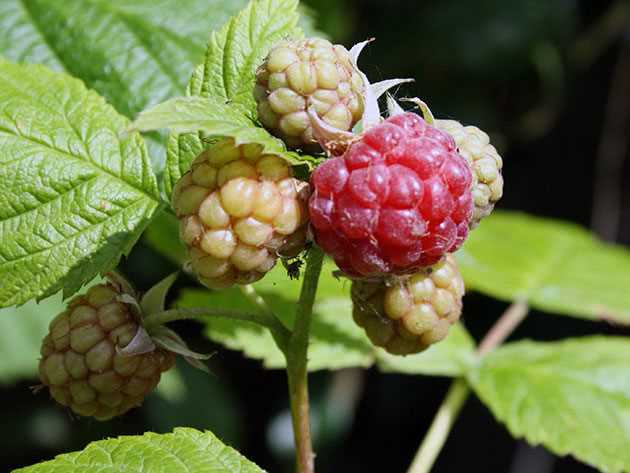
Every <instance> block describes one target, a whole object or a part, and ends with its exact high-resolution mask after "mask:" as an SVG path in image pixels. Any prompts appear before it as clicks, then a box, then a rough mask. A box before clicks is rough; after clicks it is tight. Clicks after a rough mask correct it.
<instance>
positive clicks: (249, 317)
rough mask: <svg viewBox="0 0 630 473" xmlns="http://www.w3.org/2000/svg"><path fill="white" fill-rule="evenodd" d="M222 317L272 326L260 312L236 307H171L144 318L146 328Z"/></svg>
mask: <svg viewBox="0 0 630 473" xmlns="http://www.w3.org/2000/svg"><path fill="white" fill-rule="evenodd" d="M215 317H220V318H224V319H232V320H240V321H242V322H251V323H255V324H258V325H262V326H263V327H267V328H270V327H269V326H268V324H267V321H266V320H264V319H262V318H261V317H260V315H259V314H252V313H249V312H244V311H241V310H234V309H214V308H208V309H170V310H165V311H163V312H157V313H155V314H151V315H149V316H148V317H146V318H145V319H144V326H145V328H151V327H155V326H157V325H164V324H166V323H169V322H174V321H176V320H199V321H202V322H203V321H206V320H207V319H209V318H215Z"/></svg>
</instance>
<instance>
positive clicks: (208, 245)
mask: <svg viewBox="0 0 630 473" xmlns="http://www.w3.org/2000/svg"><path fill="white" fill-rule="evenodd" d="M307 199H308V184H307V183H305V182H301V181H299V180H297V179H295V178H293V177H292V169H291V166H290V165H289V164H288V163H287V162H286V161H284V160H283V159H282V158H279V157H278V156H275V155H270V154H263V148H262V146H260V145H257V144H247V145H241V146H236V145H235V144H234V141H233V140H232V139H226V140H223V141H220V142H218V143H217V144H215V145H213V146H212V147H210V148H209V149H208V150H206V151H204V152H203V153H202V154H201V155H199V156H198V157H197V159H195V161H194V162H193V164H192V168H191V169H190V171H188V172H187V173H186V174H185V175H184V176H183V177H182V178H181V179H180V181H179V182H178V183H177V185H176V186H175V189H174V190H173V195H172V204H173V209H174V210H175V214H176V215H177V217H178V218H179V219H180V236H181V239H182V241H183V242H184V243H185V244H186V246H187V247H188V250H189V256H190V259H191V261H190V266H191V268H192V270H193V272H194V273H195V274H196V275H197V276H198V278H199V280H200V281H201V283H202V284H204V285H205V286H207V287H209V288H212V289H223V288H227V287H230V286H232V285H234V284H249V283H252V282H254V281H257V280H258V279H260V278H262V277H263V276H264V275H265V274H266V273H267V272H268V271H269V270H271V268H273V266H274V265H275V263H276V260H277V259H278V257H281V256H282V257H293V256H296V255H297V253H299V252H300V251H301V249H303V247H304V242H305V238H306V222H307V217H308V215H307V210H306V201H307Z"/></svg>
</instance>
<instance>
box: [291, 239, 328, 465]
mask: <svg viewBox="0 0 630 473" xmlns="http://www.w3.org/2000/svg"><path fill="white" fill-rule="evenodd" d="M323 260H324V253H323V252H322V251H321V250H320V249H319V248H318V247H313V248H312V249H311V251H310V252H309V254H308V258H307V262H306V270H305V271H304V282H303V283H302V291H301V293H300V299H299V301H298V306H297V309H296V314H295V324H294V326H293V333H292V335H291V338H290V340H289V345H288V349H287V350H286V352H285V356H286V359H287V376H288V382H289V397H290V401H291V415H292V419H293V435H294V438H295V446H296V452H297V455H296V456H297V458H296V464H297V471H298V472H299V473H313V472H314V471H315V466H314V458H315V455H314V453H313V445H312V441H311V426H310V414H309V400H308V372H307V355H308V341H309V334H310V327H311V318H312V315H313V304H314V303H315V294H316V292H317V285H318V283H319V276H320V274H321V271H322V264H323Z"/></svg>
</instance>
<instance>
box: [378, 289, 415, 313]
mask: <svg viewBox="0 0 630 473" xmlns="http://www.w3.org/2000/svg"><path fill="white" fill-rule="evenodd" d="M384 304H385V312H386V313H387V316H388V317H389V318H390V319H393V320H396V319H400V318H402V317H404V315H405V314H406V313H407V312H409V309H411V304H412V299H411V295H410V294H409V291H407V288H405V287H404V286H403V285H402V284H400V285H397V286H396V287H392V288H390V289H389V290H387V291H386V292H385V300H384Z"/></svg>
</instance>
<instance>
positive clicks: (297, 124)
mask: <svg viewBox="0 0 630 473" xmlns="http://www.w3.org/2000/svg"><path fill="white" fill-rule="evenodd" d="M364 91H365V84H364V82H363V78H362V77H361V75H360V74H359V73H358V71H357V69H356V68H355V66H354V65H353V62H352V57H351V55H350V53H349V51H348V50H347V49H346V48H344V47H343V46H341V45H337V44H336V45H333V44H331V43H330V42H329V41H327V40H325V39H321V38H309V39H302V40H297V41H288V40H286V41H282V42H280V43H279V44H278V45H276V46H275V47H274V48H273V49H272V50H271V52H270V53H269V55H268V56H267V58H266V59H265V61H264V62H263V63H262V64H261V65H260V66H259V68H258V70H257V72H256V87H255V89H254V97H255V99H256V101H257V103H258V118H259V119H260V121H261V122H262V124H263V126H264V127H265V128H267V130H269V131H270V132H271V133H273V134H274V135H276V136H278V137H279V138H281V139H282V140H283V141H284V142H285V143H286V144H287V146H289V147H291V148H301V149H303V150H306V151H319V150H320V148H319V145H318V144H317V141H316V139H315V137H314V135H313V128H312V125H311V121H310V119H309V116H308V113H307V112H308V110H309V109H314V110H315V112H316V113H317V115H318V116H319V117H320V118H321V119H322V120H323V121H324V122H326V123H327V124H328V125H330V126H332V127H333V128H335V129H338V130H343V131H350V130H352V128H353V127H354V125H356V124H357V122H358V121H359V120H360V119H361V116H362V114H363V111H364V101H363V95H364Z"/></svg>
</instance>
